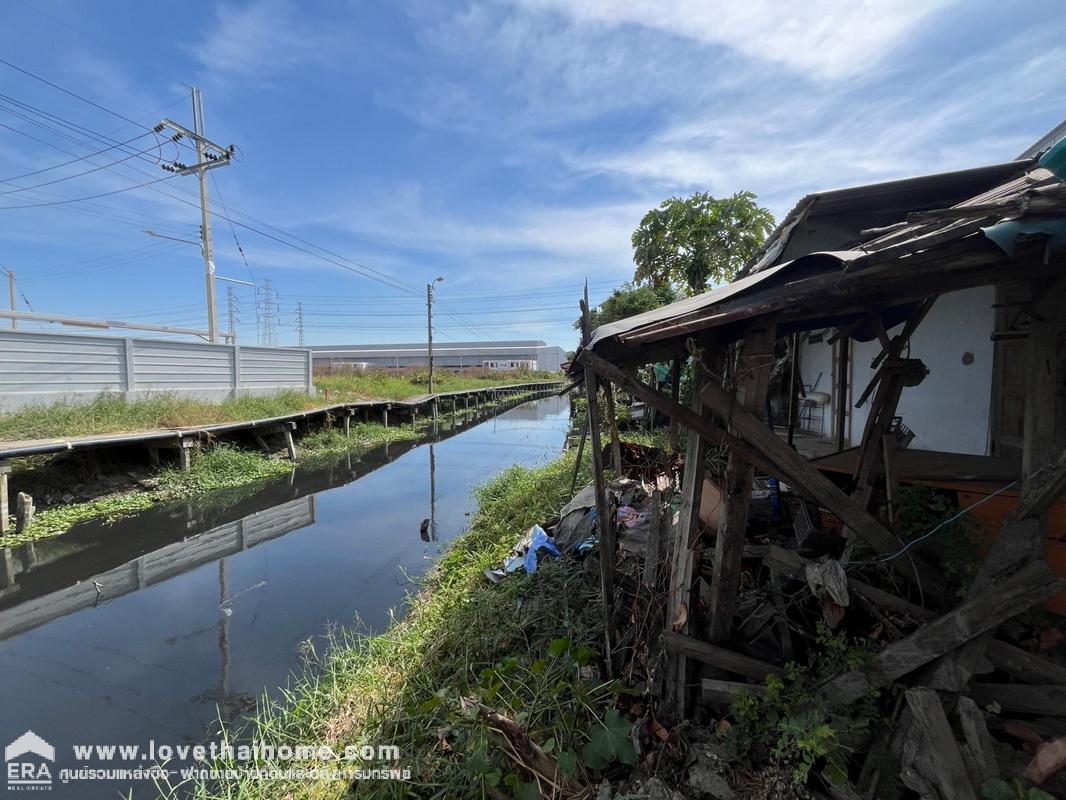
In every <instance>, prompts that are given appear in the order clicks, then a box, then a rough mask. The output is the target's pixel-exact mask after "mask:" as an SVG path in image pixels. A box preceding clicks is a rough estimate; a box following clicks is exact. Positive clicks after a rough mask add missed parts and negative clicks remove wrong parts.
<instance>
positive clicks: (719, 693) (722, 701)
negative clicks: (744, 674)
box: [700, 678, 766, 706]
mask: <svg viewBox="0 0 1066 800" xmlns="http://www.w3.org/2000/svg"><path fill="white" fill-rule="evenodd" d="M700 689H701V690H702V692H703V700H704V702H706V703H710V704H711V705H716V706H728V705H729V704H730V703H732V702H733V701H734V700H736V699H737V697H738V696H740V695H742V694H745V693H746V694H753V695H762V694H765V693H766V687H765V686H763V685H761V684H758V683H739V682H737V681H723V680H719V679H717V678H704V679H703V680H702V681H700Z"/></svg>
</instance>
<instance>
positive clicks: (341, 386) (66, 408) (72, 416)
mask: <svg viewBox="0 0 1066 800" xmlns="http://www.w3.org/2000/svg"><path fill="white" fill-rule="evenodd" d="M538 379H544V380H548V379H551V378H550V377H549V376H537V375H530V374H528V373H499V374H493V375H489V376H484V377H471V376H464V375H453V374H452V373H442V374H440V375H437V376H434V381H433V384H434V386H433V389H434V391H437V392H451V391H458V390H462V389H477V388H482V387H486V386H500V385H504V384H512V383H525V382H531V381H535V380H538ZM315 386H316V387H317V388H318V392H319V394H318V397H308V396H307V395H305V394H302V393H300V392H283V393H281V394H277V395H273V396H271V397H241V398H237V399H234V400H226V401H223V402H221V403H207V402H203V401H199V400H189V399H185V398H180V397H175V396H173V395H160V396H158V397H153V398H150V399H147V400H138V401H135V402H127V401H126V400H124V399H122V398H121V397H114V396H102V397H100V398H98V399H97V400H95V401H94V402H92V403H86V404H82V403H54V404H52V405H48V406H33V407H30V408H26V409H23V410H21V411H18V412H15V413H11V414H0V441H5V440H6V441H12V440H21V439H49V438H58V437H62V436H84V435H90V434H102V433H118V432H127V431H142V430H152V429H157V428H184V427H189V426H195V425H208V424H211V423H216V422H240V421H242V420H249V419H264V418H267V417H278V416H283V415H285V414H295V413H297V412H300V411H305V410H308V409H312V408H316V407H321V406H325V405H330V404H332V403H344V402H351V401H356V400H372V399H380V400H404V399H407V398H411V397H415V396H417V395H422V394H426V393H427V392H428V391H429V376H428V375H427V374H426V373H424V372H419V371H407V370H404V371H400V372H391V371H383V370H382V371H373V372H357V373H349V374H343V375H323V376H319V377H316V378H315Z"/></svg>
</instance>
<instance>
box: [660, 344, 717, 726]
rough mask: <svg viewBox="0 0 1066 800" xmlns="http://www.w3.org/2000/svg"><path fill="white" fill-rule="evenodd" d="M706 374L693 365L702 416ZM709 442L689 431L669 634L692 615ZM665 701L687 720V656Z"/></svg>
mask: <svg viewBox="0 0 1066 800" xmlns="http://www.w3.org/2000/svg"><path fill="white" fill-rule="evenodd" d="M705 378H706V373H705V372H704V371H703V370H702V369H700V368H699V365H698V364H696V363H695V362H693V365H692V411H693V412H694V413H696V414H698V415H700V416H701V417H706V416H707V414H708V412H707V411H706V409H705V408H704V407H703V399H702V398H701V396H700V391H699V390H700V387H701V386H702V385H703V382H704V380H705ZM706 443H707V440H706V439H705V438H704V437H703V436H701V435H700V433H699V432H698V431H696V430H693V429H691V428H690V429H689V431H688V441H687V443H686V445H685V474H684V478H683V479H682V482H681V508H680V510H679V512H678V519H677V523H676V525H675V526H674V529H673V536H672V542H671V545H670V582H669V584H668V586H669V591H668V594H667V608H666V632H667V633H671V632H672V633H686V632H687V631H688V627H689V626H688V620H689V615H690V613H691V602H692V597H691V595H692V571H693V568H694V564H695V560H696V555H695V552H694V551H693V549H692V548H693V546H694V545H695V544H697V542H696V533H697V531H698V530H699V524H700V498H701V496H702V494H703V491H702V490H703V475H704V467H703V452H704V448H705V446H706ZM666 680H667V685H666V693H665V702H666V707H667V709H668V710H669V711H670V712H671V713H672V714H673V715H674V716H675V717H676V718H677V719H679V720H680V719H684V717H685V710H686V707H687V703H688V659H687V657H686V656H685V654H684V653H674V654H673V655H672V656H671V658H670V662H669V664H668V667H667V675H666Z"/></svg>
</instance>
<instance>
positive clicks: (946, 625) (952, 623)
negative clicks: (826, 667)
mask: <svg viewBox="0 0 1066 800" xmlns="http://www.w3.org/2000/svg"><path fill="white" fill-rule="evenodd" d="M1062 589H1066V579H1064V578H1060V577H1059V576H1058V575H1056V574H1055V573H1054V572H1052V571H1051V570H1050V569H1049V568H1048V566H1047V564H1044V563H1043V562H1034V563H1032V564H1030V565H1028V566H1027V567H1025V568H1024V569H1022V570H1020V571H1018V572H1017V573H1015V574H1014V575H1012V576H1010V577H1009V578H1007V579H1006V580H1004V581H1002V582H1001V583H999V584H997V585H996V586H995V587H993V588H992V589H990V590H989V591H987V592H984V593H982V594H981V595H980V596H978V597H971V598H969V599H967V600H966V602H964V603H963V604H962V605H960V606H959V607H958V608H956V609H955V610H953V611H950V612H948V613H947V614H943V615H942V616H940V617H937V618H936V619H935V620H933V621H932V622H929V623H927V624H926V625H923V626H922V627H921V628H919V629H918V630H917V631H915V632H914V633H912V634H911V635H910V636H908V637H907V638H906V639H901V640H900V641H898V642H894V643H893V644H890V645H888V646H887V647H885V648H884V649H883V650H882V651H881V652H880V653H878V654H877V657H876V658H875V660H874V663H873V665H872V666H871V667H870V668H868V669H863V670H852V671H851V672H847V673H844V674H843V675H840V676H838V677H836V678H833V679H832V680H830V681H828V682H827V683H825V684H823V685H822V686H821V687H820V688H819V690H818V693H819V696H821V697H822V699H823V700H825V702H827V703H831V704H833V705H846V704H848V703H852V702H854V701H856V700H858V699H859V698H861V697H862V696H864V695H865V694H866V693H867V692H869V691H870V690H871V689H874V688H877V687H879V686H884V685H885V684H887V683H891V682H892V681H895V680H897V679H899V678H901V677H903V676H904V675H906V674H908V673H910V672H913V671H914V670H916V669H918V668H919V667H921V666H923V665H925V664H928V663H929V662H930V661H932V660H933V659H935V658H937V657H938V656H941V655H943V654H944V653H947V652H949V651H951V650H954V649H955V648H956V647H958V646H959V645H960V644H963V643H964V642H968V641H969V640H970V639H973V638H974V637H975V636H979V635H981V634H982V633H985V632H986V631H991V630H994V629H995V628H996V627H998V626H999V624H1000V623H1001V622H1003V621H1004V620H1006V619H1010V618H1011V617H1013V616H1015V615H1016V614H1020V613H1021V612H1023V611H1025V610H1026V609H1029V608H1032V607H1033V606H1034V605H1036V604H1037V603H1040V602H1042V601H1043V600H1045V599H1047V598H1048V597H1050V596H1051V595H1053V594H1055V592H1058V591H1061V590H1062Z"/></svg>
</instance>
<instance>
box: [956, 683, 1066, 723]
mask: <svg viewBox="0 0 1066 800" xmlns="http://www.w3.org/2000/svg"><path fill="white" fill-rule="evenodd" d="M966 692H967V694H969V695H970V697H972V698H973V699H974V700H976V701H977V702H978V703H980V704H981V705H989V704H990V703H999V705H1000V706H1002V707H1003V710H1004V711H1010V712H1013V713H1016V714H1039V715H1041V716H1053V717H1066V686H1061V685H1057V684H1054V685H1045V686H1028V685H1025V684H1021V683H971V684H970V686H969V688H968V689H967V690H966Z"/></svg>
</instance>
